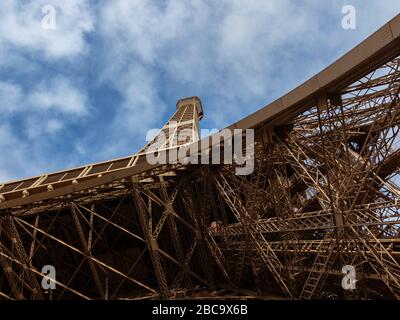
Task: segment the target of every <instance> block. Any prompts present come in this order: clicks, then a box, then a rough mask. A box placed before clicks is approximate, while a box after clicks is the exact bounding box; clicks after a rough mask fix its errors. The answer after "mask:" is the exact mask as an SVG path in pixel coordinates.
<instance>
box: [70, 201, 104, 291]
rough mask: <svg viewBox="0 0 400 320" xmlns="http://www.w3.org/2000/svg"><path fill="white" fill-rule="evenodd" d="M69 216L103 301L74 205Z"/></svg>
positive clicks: (94, 268)
mask: <svg viewBox="0 0 400 320" xmlns="http://www.w3.org/2000/svg"><path fill="white" fill-rule="evenodd" d="M71 214H72V219H73V220H74V224H75V227H76V230H77V231H78V235H79V239H80V241H81V244H82V248H83V252H85V254H86V255H87V258H86V259H87V261H88V263H89V267H90V271H91V272H92V275H93V279H94V282H95V283H96V287H97V290H98V292H99V294H100V296H101V298H102V299H104V298H105V295H104V290H103V287H102V286H101V282H100V277H99V274H98V272H97V268H96V265H95V263H94V262H93V260H92V259H91V257H92V254H91V252H90V250H89V247H88V243H87V241H86V238H85V235H84V233H83V229H82V225H81V223H80V222H79V218H78V215H77V213H76V207H75V205H74V204H72V205H71Z"/></svg>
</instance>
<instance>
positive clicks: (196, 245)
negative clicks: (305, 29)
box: [0, 16, 400, 299]
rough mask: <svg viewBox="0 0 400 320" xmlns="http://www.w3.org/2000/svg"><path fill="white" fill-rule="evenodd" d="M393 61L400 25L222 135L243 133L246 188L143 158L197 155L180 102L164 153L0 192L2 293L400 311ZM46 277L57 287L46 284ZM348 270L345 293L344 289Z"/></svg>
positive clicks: (398, 75) (397, 111)
mask: <svg viewBox="0 0 400 320" xmlns="http://www.w3.org/2000/svg"><path fill="white" fill-rule="evenodd" d="M399 55H400V16H397V17H396V18H395V19H393V20H392V21H390V22H389V23H387V24H386V25H385V26H384V27H382V28H381V29H380V30H378V31H377V32H376V33H375V34H373V35H372V36H370V37H369V38H368V39H366V40H365V41H364V42H363V43H361V44H360V45H359V46H358V47H356V48H354V49H353V50H352V51H350V52H349V53H348V54H346V55H345V56H344V57H342V58H341V59H339V60H338V61H337V62H335V63H334V64H332V65H331V66H329V67H328V68H327V69H325V70H323V71H322V72H321V73H319V74H317V75H316V76H314V77H313V78H311V79H310V80H309V81H307V82H305V83H304V84H302V85H301V86H299V87H298V88H296V89H295V90H293V91H292V92H290V93H288V94H287V95H285V96H283V97H282V98H280V99H278V100H277V101H275V102H273V103H272V104H270V105H268V106H266V107H264V108H262V109H260V110H259V111H257V112H256V113H254V114H253V115H250V116H249V117H247V118H245V119H242V120H241V121H239V122H237V123H236V124H234V125H232V126H230V127H228V128H229V129H235V128H243V129H248V128H252V129H254V130H255V143H254V146H255V151H256V152H255V168H254V171H253V173H252V174H250V175H247V176H238V175H236V174H235V170H234V169H235V166H234V165H204V164H203V165H194V164H191V165H190V164H182V163H170V164H165V165H161V164H159V165H157V164H155V165H150V164H149V163H148V162H147V161H146V153H147V152H149V151H150V150H152V148H154V147H157V148H158V149H165V150H169V151H170V150H173V149H176V150H178V149H179V148H181V147H182V146H183V145H187V144H193V143H200V140H199V139H200V137H199V120H200V119H201V117H202V116H203V110H202V106H201V102H200V100H199V99H198V98H187V99H183V100H180V101H178V104H177V111H176V113H175V114H174V115H173V116H172V117H171V119H170V120H169V121H168V122H167V124H166V125H165V126H164V128H163V129H162V130H161V132H162V133H165V135H166V137H167V142H165V143H163V144H157V142H156V141H157V137H156V138H155V139H154V140H153V141H152V142H150V143H149V144H148V145H146V146H145V147H144V148H142V149H141V150H140V151H139V152H138V153H137V154H135V155H133V156H132V157H127V158H122V159H116V160H112V161H108V162H103V163H98V164H93V165H89V166H85V167H80V168H74V169H71V170H66V171H62V172H57V173H53V174H45V175H42V176H39V177H35V178H30V179H26V180H20V181H14V182H10V183H6V184H3V185H0V193H1V195H0V202H1V203H0V266H1V268H0V296H1V297H3V298H6V299H149V298H184V297H192V298H196V297H203V298H204V297H218V296H221V297H231V298H232V297H237V298H244V297H247V298H252V297H254V298H257V297H273V296H279V297H282V298H292V299H312V298H350V299H354V298H358V299H361V298H390V299H399V298H400V265H399V259H400V237H399V226H400V221H399V218H400V217H399V216H400V212H399V207H400V187H399V181H400V178H399V173H400V172H399V166H400V151H399V142H400V138H399V130H400V127H399V126H400V96H399V90H400V57H399ZM181 130H189V131H190V132H192V134H191V135H189V138H188V139H186V140H184V141H183V140H180V139H178V138H177V137H178V136H179V135H178V133H179V132H180V131H181ZM45 265H52V266H54V267H55V269H56V271H57V274H56V279H55V283H56V289H55V290H45V289H43V288H42V285H41V282H42V279H43V274H42V273H41V270H42V267H43V266H45ZM344 265H352V266H354V268H355V270H356V275H357V280H358V281H357V288H356V289H355V290H352V291H348V290H344V289H343V288H342V286H341V280H342V277H343V274H342V267H343V266H344Z"/></svg>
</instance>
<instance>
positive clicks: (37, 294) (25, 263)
mask: <svg viewBox="0 0 400 320" xmlns="http://www.w3.org/2000/svg"><path fill="white" fill-rule="evenodd" d="M0 224H1V229H2V234H4V235H5V236H6V238H8V240H9V242H10V245H11V246H12V248H13V249H14V250H10V251H13V253H14V256H15V259H16V260H18V261H20V262H21V264H22V268H23V272H26V274H27V280H28V284H29V286H30V287H31V289H32V296H33V298H34V299H43V294H42V288H41V287H40V285H39V282H38V281H37V278H36V275H35V274H34V273H33V271H32V270H31V269H30V267H31V263H30V261H29V259H28V255H27V253H26V252H25V249H24V246H23V244H22V240H21V238H20V236H19V234H18V230H17V228H16V227H15V224H14V220H13V217H12V216H6V217H4V218H3V219H2V220H1V222H0ZM1 260H2V262H1V264H2V267H3V268H5V272H6V276H7V275H8V276H7V279H8V280H9V281H16V282H15V283H18V282H19V281H22V282H23V279H19V277H17V276H16V274H15V272H14V271H13V270H12V267H11V263H10V262H9V261H5V260H7V259H6V258H4V257H2V259H1ZM16 277H17V279H16ZM23 285H24V284H23ZM10 286H11V288H12V289H13V292H14V294H17V297H18V298H23V293H22V291H21V290H22V289H21V290H18V289H16V288H15V287H14V284H13V283H11V282H10Z"/></svg>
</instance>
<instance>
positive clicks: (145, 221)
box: [132, 177, 171, 298]
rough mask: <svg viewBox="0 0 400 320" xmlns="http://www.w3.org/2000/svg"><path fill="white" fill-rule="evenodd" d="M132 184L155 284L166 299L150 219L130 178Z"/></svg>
mask: <svg viewBox="0 0 400 320" xmlns="http://www.w3.org/2000/svg"><path fill="white" fill-rule="evenodd" d="M132 184H133V198H134V202H135V207H136V211H137V214H138V215H139V220H140V225H141V227H142V230H143V234H144V236H145V238H146V244H147V248H148V250H149V253H150V258H151V261H152V263H153V268H154V272H155V274H156V278H157V282H158V285H159V287H160V293H161V296H162V297H163V298H168V297H169V296H170V295H171V294H170V291H169V289H168V283H167V277H166V274H165V271H164V268H163V265H162V263H161V257H160V254H159V252H158V243H157V239H156V238H155V237H153V234H152V232H151V230H150V228H149V219H151V217H149V218H148V217H147V214H146V209H145V208H144V207H143V199H142V197H141V195H140V193H139V190H138V189H137V187H136V181H135V179H134V177H132Z"/></svg>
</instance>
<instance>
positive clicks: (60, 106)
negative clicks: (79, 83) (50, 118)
mask: <svg viewBox="0 0 400 320" xmlns="http://www.w3.org/2000/svg"><path fill="white" fill-rule="evenodd" d="M27 102H28V104H29V105H31V106H32V107H33V108H37V109H38V110H42V111H47V110H50V109H54V110H56V111H58V112H61V113H65V114H73V115H85V114H86V113H87V97H86V95H85V94H84V93H83V92H82V91H81V90H79V89H77V88H76V87H74V86H73V85H72V84H71V83H70V82H69V81H68V80H66V79H65V78H55V79H53V80H51V81H50V82H43V83H40V84H39V85H38V86H36V87H35V88H34V89H33V90H32V91H31V92H30V93H29V94H28V96H27Z"/></svg>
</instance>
